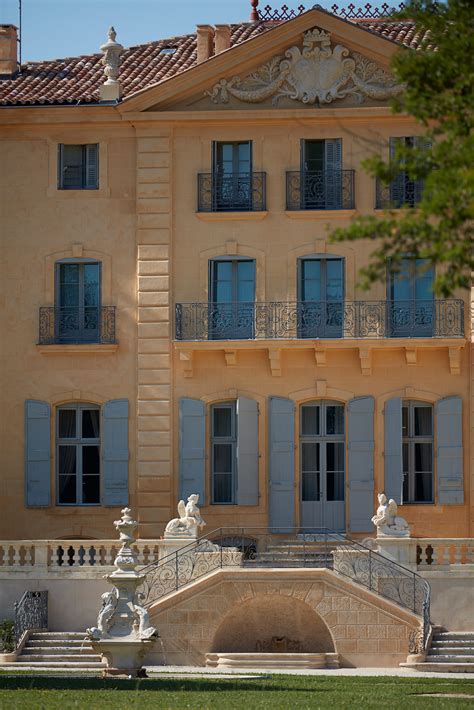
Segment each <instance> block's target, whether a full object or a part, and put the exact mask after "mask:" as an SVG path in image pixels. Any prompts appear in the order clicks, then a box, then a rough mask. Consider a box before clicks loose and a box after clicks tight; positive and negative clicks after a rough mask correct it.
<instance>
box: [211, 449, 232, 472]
mask: <svg viewBox="0 0 474 710" xmlns="http://www.w3.org/2000/svg"><path fill="white" fill-rule="evenodd" d="M232 458H233V457H232V444H214V473H232Z"/></svg>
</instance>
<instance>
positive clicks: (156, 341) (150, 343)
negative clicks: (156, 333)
mask: <svg viewBox="0 0 474 710" xmlns="http://www.w3.org/2000/svg"><path fill="white" fill-rule="evenodd" d="M169 351H170V343H169V339H168V338H149V339H148V340H146V339H140V340H139V341H138V352H139V354H140V355H147V354H157V355H158V354H160V353H169Z"/></svg>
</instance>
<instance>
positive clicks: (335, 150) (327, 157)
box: [324, 138, 342, 210]
mask: <svg viewBox="0 0 474 710" xmlns="http://www.w3.org/2000/svg"><path fill="white" fill-rule="evenodd" d="M324 150H325V154H324V169H325V176H324V184H325V191H326V209H328V210H339V209H341V208H342V139H341V138H333V139H331V140H326V141H324Z"/></svg>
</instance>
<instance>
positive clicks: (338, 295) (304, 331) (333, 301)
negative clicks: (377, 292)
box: [298, 258, 344, 338]
mask: <svg viewBox="0 0 474 710" xmlns="http://www.w3.org/2000/svg"><path fill="white" fill-rule="evenodd" d="M343 316H344V262H343V259H337V258H334V259H331V258H329V259H328V258H307V259H301V260H300V262H299V302H298V331H299V332H298V337H300V338H341V337H342V327H343Z"/></svg>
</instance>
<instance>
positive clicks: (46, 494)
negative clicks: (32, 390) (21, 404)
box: [25, 399, 51, 508]
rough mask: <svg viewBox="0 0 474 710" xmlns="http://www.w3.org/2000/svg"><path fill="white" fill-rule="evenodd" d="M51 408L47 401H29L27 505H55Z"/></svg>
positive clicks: (26, 404) (27, 413)
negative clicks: (52, 480) (52, 472)
mask: <svg viewBox="0 0 474 710" xmlns="http://www.w3.org/2000/svg"><path fill="white" fill-rule="evenodd" d="M50 421H51V410H50V406H49V404H48V403H47V402H40V401H38V400H35V399H27V400H26V402H25V504H26V506H27V507H29V508H46V507H47V506H49V505H51V424H50Z"/></svg>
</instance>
